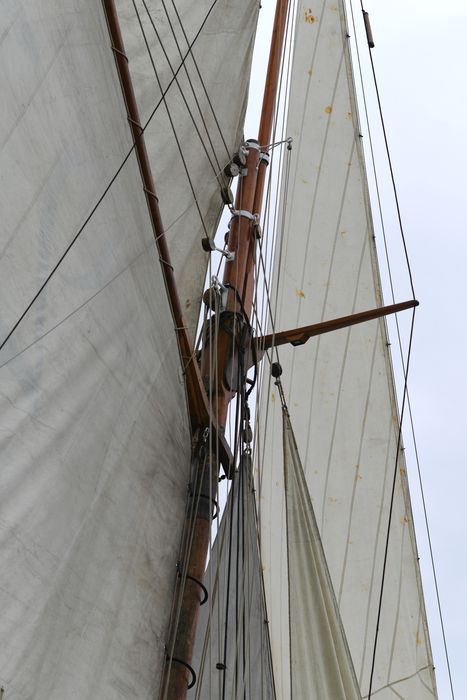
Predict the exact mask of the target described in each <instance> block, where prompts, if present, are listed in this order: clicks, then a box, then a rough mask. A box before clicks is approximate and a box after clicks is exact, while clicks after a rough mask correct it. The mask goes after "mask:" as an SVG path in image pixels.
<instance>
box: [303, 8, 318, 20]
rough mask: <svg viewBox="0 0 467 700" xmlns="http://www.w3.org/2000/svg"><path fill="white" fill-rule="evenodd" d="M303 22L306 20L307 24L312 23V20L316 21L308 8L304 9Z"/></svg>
mask: <svg viewBox="0 0 467 700" xmlns="http://www.w3.org/2000/svg"><path fill="white" fill-rule="evenodd" d="M305 22H308V24H313V23H314V22H316V17H315V16H314V14H313V12H312V11H311V10H310V8H308V10H305Z"/></svg>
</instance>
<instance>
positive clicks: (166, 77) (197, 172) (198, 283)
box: [117, 0, 259, 336]
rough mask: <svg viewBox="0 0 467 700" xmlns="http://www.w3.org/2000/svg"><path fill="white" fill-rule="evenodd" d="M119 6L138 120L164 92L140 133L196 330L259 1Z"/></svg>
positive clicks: (238, 129)
mask: <svg viewBox="0 0 467 700" xmlns="http://www.w3.org/2000/svg"><path fill="white" fill-rule="evenodd" d="M117 7H118V13H119V17H120V22H121V27H122V33H123V38H124V43H125V47H126V52H127V56H128V59H129V68H130V72H131V75H132V79H133V84H134V88H135V93H136V98H137V102H138V106H139V109H140V115H141V121H142V123H143V124H146V123H147V121H148V120H149V119H150V118H151V115H152V113H153V110H154V108H155V105H156V104H157V103H158V102H159V101H160V100H161V99H162V98H163V103H162V105H161V107H160V109H158V110H157V112H156V114H155V115H154V116H153V117H152V118H151V121H150V123H149V125H148V127H147V129H146V133H145V139H146V145H147V148H148V152H149V157H150V162H151V167H152V171H153V175H154V182H155V187H156V190H157V195H158V197H159V206H160V209H161V215H162V221H163V224H164V227H165V230H166V231H167V240H168V245H169V250H170V254H171V259H172V263H173V265H174V270H175V276H176V280H177V284H178V288H179V294H180V299H181V302H182V308H183V310H184V313H185V315H186V319H187V324H188V328H189V330H190V333H191V335H192V336H194V335H195V332H196V328H197V324H198V315H199V307H200V300H201V295H202V285H203V282H204V276H205V272H206V264H207V262H206V261H207V256H206V253H205V252H204V251H203V249H202V247H201V239H202V238H203V237H204V236H209V237H213V236H214V234H215V231H216V228H217V224H218V221H219V218H220V215H221V212H222V208H223V203H222V199H221V194H220V188H221V186H224V185H226V184H228V183H227V180H226V179H225V177H224V175H223V172H222V171H223V168H224V166H225V165H226V164H227V163H228V162H229V161H230V159H231V158H232V156H233V154H234V153H235V152H236V151H237V150H238V148H239V145H240V142H241V139H242V136H243V132H242V129H243V121H244V115H245V109H246V98H247V90H248V83H249V76H250V70H251V58H252V51H253V40H254V34H255V30H256V22H257V14H258V9H259V8H258V2H257V0H242V2H235V3H232V2H231V1H230V0H218V1H217V2H216V3H215V4H214V5H213V3H212V0H178V1H177V3H173V2H166V3H162V5H161V3H159V2H154V1H153V0H151V1H146V0H145V2H142V1H141V0H136V2H135V3H134V4H133V3H130V2H127V0H120V1H119V2H117ZM135 8H136V10H137V12H136V11H135ZM206 18H207V19H206ZM141 25H142V28H141ZM200 30H201V33H200V34H199V36H198V38H197V39H196V41H195V43H194V45H193V48H192V50H190V47H191V45H192V43H193V41H194V40H195V37H196V36H197V34H198V32H199V31H200ZM146 41H147V45H146ZM148 47H149V50H148ZM233 58H234V60H233ZM154 68H156V70H155V69H154ZM174 74H175V75H174ZM190 181H191V182H190Z"/></svg>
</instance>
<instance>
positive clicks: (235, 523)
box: [193, 459, 276, 700]
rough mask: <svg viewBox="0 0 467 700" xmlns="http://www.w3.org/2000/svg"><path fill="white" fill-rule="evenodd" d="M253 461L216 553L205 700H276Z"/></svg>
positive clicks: (204, 612)
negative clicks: (253, 480)
mask: <svg viewBox="0 0 467 700" xmlns="http://www.w3.org/2000/svg"><path fill="white" fill-rule="evenodd" d="M249 461H250V460H248V459H244V460H243V466H241V467H240V470H239V471H238V472H237V473H236V475H235V478H234V482H233V485H232V488H231V491H230V495H229V498H228V500H227V504H226V507H225V510H224V513H223V517H222V522H221V525H220V527H219V530H218V533H217V536H216V540H215V543H214V545H213V548H212V552H211V557H210V560H209V566H208V568H207V571H206V576H205V584H206V586H207V588H208V591H209V598H208V601H207V602H206V604H205V605H203V606H202V608H201V612H200V620H199V623H198V631H197V638H196V645H195V653H194V661H193V666H194V670H195V672H196V674H197V678H198V682H197V686H196V687H197V695H196V697H197V698H199V699H200V700H210V698H222V697H225V698H231V699H232V700H242V699H243V698H245V697H247V698H251V699H252V700H253V699H254V700H275V698H276V695H275V691H274V681H273V676H272V667H271V652H270V644H269V631H268V621H267V616H266V608H265V600H264V590H263V580H262V573H261V563H260V558H259V549H258V529H257V519H256V510H255V501H254V493H253V483H252V480H251V474H250V471H251V468H250V465H249Z"/></svg>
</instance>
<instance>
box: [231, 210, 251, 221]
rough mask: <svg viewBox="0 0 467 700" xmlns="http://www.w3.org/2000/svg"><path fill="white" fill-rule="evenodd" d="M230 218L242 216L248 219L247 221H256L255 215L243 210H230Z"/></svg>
mask: <svg viewBox="0 0 467 700" xmlns="http://www.w3.org/2000/svg"><path fill="white" fill-rule="evenodd" d="M230 213H231V214H232V218H234V217H236V216H238V217H241V216H243V217H244V218H245V219H248V220H249V221H256V219H257V217H256V215H255V214H252V213H251V211H246V210H245V209H232V210H231V212H230Z"/></svg>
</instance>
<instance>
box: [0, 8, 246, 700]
mask: <svg viewBox="0 0 467 700" xmlns="http://www.w3.org/2000/svg"><path fill="white" fill-rule="evenodd" d="M221 4H222V3H219V6H221ZM251 4H252V3H251ZM208 5H209V3H204V2H199V3H197V8H196V13H195V16H194V20H193V25H192V29H191V36H192V39H193V40H194V39H195V34H196V32H195V28H196V22H195V20H196V21H198V20H199V24H200V26H201V24H202V18H201V19H200V15H203V13H204V14H206V13H207V11H208V9H209V8H208ZM1 13H2V26H3V30H2V33H1V37H2V38H1V44H0V52H1V60H2V66H3V68H2V71H1V75H0V82H1V93H2V120H1V125H0V129H1V140H0V142H1V152H0V172H1V173H2V175H1V179H2V186H1V188H0V202H1V204H0V206H1V211H2V223H3V225H2V229H1V234H0V235H1V240H0V251H1V253H0V254H1V259H0V287H1V289H0V298H1V300H2V314H1V319H0V331H1V332H0V341H1V342H3V340H4V339H5V338H6V336H7V335H8V334H9V333H10V331H11V330H12V329H13V328H15V330H14V332H13V333H12V334H11V337H10V338H9V340H8V341H7V342H6V343H5V345H4V346H3V347H2V349H1V352H0V400H1V409H0V413H1V416H0V424H1V440H2V444H1V455H2V459H1V463H2V469H1V472H0V480H1V485H0V489H1V491H0V492H1V513H2V515H1V521H0V532H1V539H2V569H1V572H0V579H1V584H0V599H1V613H0V619H1V630H2V635H1V637H2V647H1V651H0V657H1V663H0V683H1V685H2V686H3V688H4V689H5V694H6V697H7V698H8V699H9V700H23V699H24V698H25V697H34V698H35V699H36V698H37V700H46V699H47V700H63V699H64V698H71V697H82V698H89V697H98V698H101V699H102V700H107V699H108V700H110V698H112V700H116V699H117V698H128V697H135V698H136V697H137V698H141V699H143V698H147V699H148V700H149V698H151V699H152V698H154V697H156V696H157V694H158V690H159V684H160V675H161V670H162V665H163V663H164V658H165V650H164V645H165V643H166V641H167V639H166V635H167V624H168V619H169V615H170V609H171V602H172V593H173V585H174V580H175V571H176V561H177V555H178V547H179V541H180V535H181V527H182V523H183V518H184V509H185V500H186V487H187V482H188V480H189V476H190V474H189V469H190V434H189V425H188V418H187V411H186V400H185V392H184V385H183V376H182V372H181V367H180V361H179V354H178V348H177V342H176V337H175V333H174V329H173V321H172V317H171V313H170V308H169V305H168V301H167V295H166V290H165V284H164V281H163V278H162V274H161V270H160V260H159V256H158V254H157V251H156V248H155V244H154V234H153V230H152V227H151V223H150V220H149V216H148V213H147V204H146V197H145V193H144V191H143V188H142V183H141V177H140V173H139V168H138V165H137V162H136V158H135V156H134V154H132V155H130V156H129V158H128V160H127V161H126V162H125V158H126V156H127V155H128V154H129V151H130V149H131V145H132V142H131V137H130V130H129V128H128V123H127V116H126V110H125V108H124V102H123V97H122V93H121V88H120V85H119V81H118V77H117V73H116V69H115V63H114V57H113V55H112V50H111V46H110V38H109V34H108V29H107V26H106V22H105V19H104V15H103V11H102V8H101V5H100V3H95V2H90V0H76V1H74V2H73V3H68V2H65V3H63V2H56V1H55V0H44V2H40V3H23V4H21V3H16V2H6V3H3V5H2V9H1ZM253 30H254V26H253V27H252V30H251V31H253ZM199 40H201V37H199V38H198V39H197V41H199ZM202 41H203V42H204V45H206V43H207V42H208V41H210V39H209V38H208V39H206V38H203V40H202ZM218 43H219V42H218ZM195 45H196V43H195ZM245 60H246V61H247V60H248V59H245ZM210 65H211V64H210ZM200 70H201V73H203V70H204V67H203V66H200ZM245 80H246V79H245ZM244 82H245V81H244ZM240 94H241V96H240V97H239V99H238V104H239V105H242V104H243V99H244V97H243V94H244V87H243V88H242V91H241V92H240ZM153 95H154V97H153V105H154V106H155V105H156V103H157V94H156V93H153ZM148 101H150V100H149V97H148ZM240 113H241V108H240V107H239V108H238V110H237V116H236V119H239V118H240ZM144 116H147V110H146V111H143V117H144ZM179 118H181V117H180V115H179ZM184 128H185V127H184ZM238 129H239V126H238V122H236V123H235V127H234V129H233V130H232V131H231V133H230V137H229V138H230V139H231V140H232V141H236V138H237V131H238ZM158 143H159V148H161V149H163V147H164V144H163V143H161V142H160V141H159V142H158ZM166 145H167V148H169V149H172V145H171V144H168V142H167V143H166ZM152 148H153V154H152V155H153V158H154V160H156V158H157V146H156V145H153V146H152ZM164 157H165V155H164ZM123 163H124V165H123V167H121V166H122V164H123ZM160 177H161V173H159V180H158V179H157V177H156V178H155V179H156V186H157V187H158V186H159V184H160ZM164 177H165V178H166V181H167V182H164V183H163V188H162V190H163V192H164V191H166V189H167V187H169V185H170V181H173V180H176V177H177V171H176V169H174V171H173V173H172V174H171V173H169V174H167V172H165V175H164ZM107 188H108V189H107ZM218 189H219V187H218V186H217V191H216V195H214V194H213V193H212V192H211V194H210V195H209V197H210V198H211V199H214V198H217V199H216V202H218V201H219V193H218ZM158 194H159V195H161V193H160V192H158ZM191 203H192V200H191V199H189V201H188V200H187V201H185V200H184V203H183V206H182V208H183V207H187V206H188V205H189V204H190V205H191ZM163 213H165V215H166V222H167V227H169V226H170V225H172V229H171V234H173V235H172V237H171V240H170V241H169V243H170V245H171V248H172V249H176V248H178V246H180V251H181V248H182V246H185V245H186V251H188V252H183V253H182V252H178V253H177V252H175V254H174V262H175V265H176V266H177V275H178V278H179V279H182V278H184V277H185V276H187V277H189V278H190V280H191V282H190V284H193V285H195V277H196V278H197V282H196V284H199V288H200V289H201V287H202V282H203V279H204V269H203V268H201V269H200V271H199V273H198V274H197V275H196V274H195V273H194V271H193V269H191V268H190V270H189V271H188V270H187V267H186V260H187V259H188V258H189V256H190V255H191V253H190V252H189V251H191V250H192V248H194V247H195V248H196V249H198V248H200V245H199V237H200V235H199V227H196V226H190V225H188V224H189V222H187V221H185V226H184V228H183V230H177V234H176V235H177V237H180V239H183V240H180V241H179V240H178V239H176V238H174V227H173V224H174V220H175V218H176V217H177V216H178V214H179V213H180V212H179V211H178V210H170V209H169V211H166V212H163ZM206 216H208V215H207V214H206ZM209 217H211V219H213V218H215V215H214V214H209ZM209 217H208V218H209ZM195 240H196V243H194V241H195ZM62 256H63V257H62ZM55 266H57V267H56V269H55ZM49 275H51V276H50V280H49V281H48V282H47V283H46V284H45V286H44V287H43V288H42V286H43V285H44V283H45V282H46V280H47V279H48V277H49ZM38 292H39V294H38V296H37V299H36V300H35V301H34V303H33V304H32V306H31V308H30V309H29V310H28V311H27V313H26V314H25V315H24V318H22V320H21V321H20V323H19V325H17V326H16V324H17V322H18V321H19V320H20V319H21V317H22V314H23V312H24V311H25V310H26V309H27V307H28V305H29V304H30V302H31V300H32V299H33V298H34V297H35V295H36V294H37V293H38ZM199 293H200V292H197V294H198V296H199ZM190 294H192V292H190ZM193 296H194V293H193ZM187 298H188V295H187ZM190 298H191V297H190Z"/></svg>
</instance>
